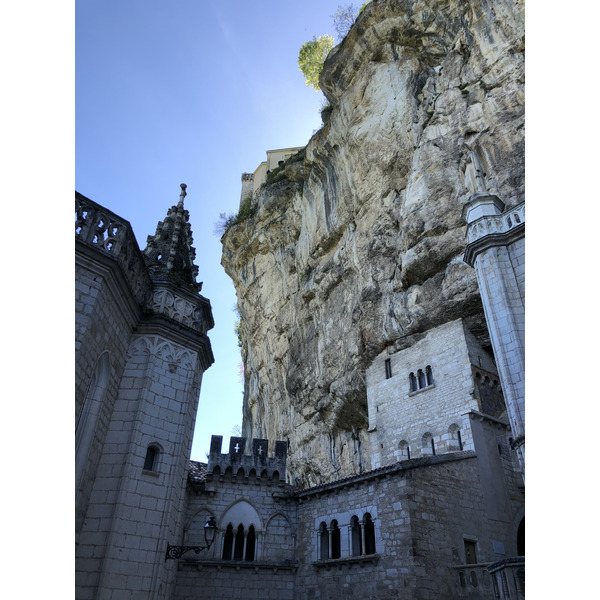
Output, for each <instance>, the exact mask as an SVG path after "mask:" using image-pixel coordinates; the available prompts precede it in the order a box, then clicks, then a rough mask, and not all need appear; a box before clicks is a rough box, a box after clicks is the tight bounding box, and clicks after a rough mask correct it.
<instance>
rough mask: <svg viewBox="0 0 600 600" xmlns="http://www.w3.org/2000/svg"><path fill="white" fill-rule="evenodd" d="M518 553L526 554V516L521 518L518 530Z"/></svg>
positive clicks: (520, 554)
mask: <svg viewBox="0 0 600 600" xmlns="http://www.w3.org/2000/svg"><path fill="white" fill-rule="evenodd" d="M517 554H518V555H519V556H525V517H523V518H522V519H521V522H520V523H519V529H518V530H517Z"/></svg>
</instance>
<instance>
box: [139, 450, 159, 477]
mask: <svg viewBox="0 0 600 600" xmlns="http://www.w3.org/2000/svg"><path fill="white" fill-rule="evenodd" d="M157 456H158V448H156V446H148V450H146V459H145V460H144V470H146V471H154V469H155V467H156V457H157ZM138 464H139V463H138Z"/></svg>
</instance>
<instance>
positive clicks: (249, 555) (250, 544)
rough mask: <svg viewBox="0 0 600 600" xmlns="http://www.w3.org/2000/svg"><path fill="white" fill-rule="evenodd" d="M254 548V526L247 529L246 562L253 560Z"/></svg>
mask: <svg viewBox="0 0 600 600" xmlns="http://www.w3.org/2000/svg"><path fill="white" fill-rule="evenodd" d="M255 547H256V533H255V531H254V525H250V527H249V529H248V536H247V538H246V560H247V561H249V562H251V561H253V560H254V549H255Z"/></svg>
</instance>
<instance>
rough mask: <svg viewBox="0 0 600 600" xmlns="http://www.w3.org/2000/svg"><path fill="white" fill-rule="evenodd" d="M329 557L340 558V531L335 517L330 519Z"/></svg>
mask: <svg viewBox="0 0 600 600" xmlns="http://www.w3.org/2000/svg"><path fill="white" fill-rule="evenodd" d="M330 535H331V558H340V556H341V555H342V542H341V532H340V528H339V525H338V522H337V519H333V520H332V521H331V527H330Z"/></svg>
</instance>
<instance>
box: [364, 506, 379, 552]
mask: <svg viewBox="0 0 600 600" xmlns="http://www.w3.org/2000/svg"><path fill="white" fill-rule="evenodd" d="M363 521H364V527H365V554H375V552H376V550H375V524H374V523H373V519H372V518H371V515H370V514H369V513H365V516H364V517H363Z"/></svg>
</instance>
